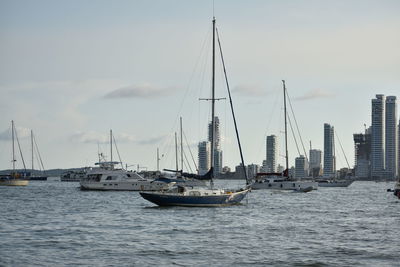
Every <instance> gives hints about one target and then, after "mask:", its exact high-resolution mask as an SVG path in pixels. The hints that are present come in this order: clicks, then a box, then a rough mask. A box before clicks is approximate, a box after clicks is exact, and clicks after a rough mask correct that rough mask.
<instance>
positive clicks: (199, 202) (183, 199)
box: [140, 189, 249, 207]
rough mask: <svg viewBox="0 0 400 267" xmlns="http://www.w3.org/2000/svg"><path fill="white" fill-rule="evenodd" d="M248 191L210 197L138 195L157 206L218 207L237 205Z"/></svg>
mask: <svg viewBox="0 0 400 267" xmlns="http://www.w3.org/2000/svg"><path fill="white" fill-rule="evenodd" d="M248 191H249V190H248V189H246V190H243V191H239V192H234V193H230V194H228V193H227V194H221V195H215V196H214V195H211V196H188V195H178V194H168V193H162V192H140V195H141V196H142V197H143V198H144V199H146V200H148V201H150V202H152V203H154V204H156V205H158V206H184V207H220V206H230V205H237V204H239V203H240V202H241V201H242V200H243V198H244V197H245V196H246V194H247V193H248Z"/></svg>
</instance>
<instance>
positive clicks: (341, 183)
mask: <svg viewBox="0 0 400 267" xmlns="http://www.w3.org/2000/svg"><path fill="white" fill-rule="evenodd" d="M317 182H318V186H320V187H348V186H349V185H351V184H352V183H353V182H354V180H351V179H346V180H336V179H332V180H317Z"/></svg>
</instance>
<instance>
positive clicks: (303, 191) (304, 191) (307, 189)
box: [294, 186, 314, 193]
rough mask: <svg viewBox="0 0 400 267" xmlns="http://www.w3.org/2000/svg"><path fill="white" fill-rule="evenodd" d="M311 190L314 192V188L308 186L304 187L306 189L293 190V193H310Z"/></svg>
mask: <svg viewBox="0 0 400 267" xmlns="http://www.w3.org/2000/svg"><path fill="white" fill-rule="evenodd" d="M313 190H314V187H313V186H309V187H306V188H300V189H296V190H294V192H297V193H308V192H311V191H313Z"/></svg>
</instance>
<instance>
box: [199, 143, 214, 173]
mask: <svg viewBox="0 0 400 267" xmlns="http://www.w3.org/2000/svg"><path fill="white" fill-rule="evenodd" d="M210 150H211V144H210V142H208V141H203V142H200V143H199V146H198V157H199V174H200V175H203V174H205V173H207V172H208V170H209V169H210V167H211V158H210V155H211V153H210Z"/></svg>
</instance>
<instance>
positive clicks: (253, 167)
mask: <svg viewBox="0 0 400 267" xmlns="http://www.w3.org/2000/svg"><path fill="white" fill-rule="evenodd" d="M259 172H260V166H259V165H258V164H250V165H247V178H248V179H253V178H254V177H256V175H257V173H259Z"/></svg>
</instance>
